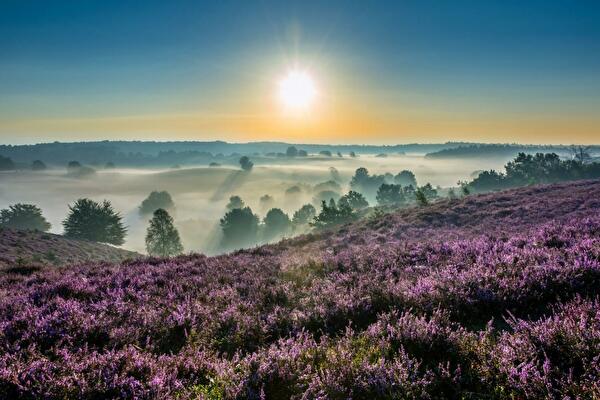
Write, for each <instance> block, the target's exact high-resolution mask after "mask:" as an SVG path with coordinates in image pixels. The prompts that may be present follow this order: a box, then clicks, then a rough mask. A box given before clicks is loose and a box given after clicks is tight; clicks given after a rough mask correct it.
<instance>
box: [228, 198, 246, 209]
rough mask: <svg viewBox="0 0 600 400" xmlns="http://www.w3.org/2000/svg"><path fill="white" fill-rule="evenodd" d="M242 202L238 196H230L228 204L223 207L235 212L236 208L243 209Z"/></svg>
mask: <svg viewBox="0 0 600 400" xmlns="http://www.w3.org/2000/svg"><path fill="white" fill-rule="evenodd" d="M244 207H245V204H244V200H242V198H241V197H240V196H231V197H230V198H229V203H227V205H226V206H225V208H227V209H228V210H235V209H236V208H244Z"/></svg>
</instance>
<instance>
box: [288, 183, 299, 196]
mask: <svg viewBox="0 0 600 400" xmlns="http://www.w3.org/2000/svg"><path fill="white" fill-rule="evenodd" d="M300 192H302V189H300V186H298V185H294V186H290V187H289V188H287V189H286V190H285V194H286V195H295V194H298V193H300Z"/></svg>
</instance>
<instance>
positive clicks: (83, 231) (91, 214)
mask: <svg viewBox="0 0 600 400" xmlns="http://www.w3.org/2000/svg"><path fill="white" fill-rule="evenodd" d="M63 227H64V229H65V236H66V237H69V238H74V239H85V240H90V241H92V242H101V243H110V244H114V245H117V246H118V245H122V244H123V243H124V242H125V234H126V233H127V229H125V227H124V226H123V222H122V218H121V215H120V214H119V213H117V212H115V210H114V209H113V208H112V205H111V204H110V202H109V201H107V200H104V202H103V203H102V204H100V203H97V202H95V201H93V200H90V199H79V200H77V201H76V202H75V203H74V204H73V205H72V206H69V214H68V216H67V218H66V219H65V220H64V221H63Z"/></svg>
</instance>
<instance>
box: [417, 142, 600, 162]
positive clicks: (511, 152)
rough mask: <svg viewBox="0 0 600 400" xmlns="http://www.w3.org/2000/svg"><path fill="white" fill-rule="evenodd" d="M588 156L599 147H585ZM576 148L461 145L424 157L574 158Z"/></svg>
mask: <svg viewBox="0 0 600 400" xmlns="http://www.w3.org/2000/svg"><path fill="white" fill-rule="evenodd" d="M585 149H586V151H587V152H588V153H589V154H590V155H595V156H597V155H598V154H599V153H600V146H585ZM575 150H576V148H574V147H573V146H563V145H558V146H552V145H520V144H466V143H465V144H461V145H460V146H455V147H448V148H445V149H440V150H436V151H433V152H430V153H427V154H426V155H425V158H429V159H453V158H454V159H456V158H459V159H468V158H481V157H488V158H489V157H494V158H503V159H504V158H505V159H510V158H513V157H515V156H516V155H517V154H518V153H526V154H535V153H556V154H558V155H560V156H571V157H572V156H574V155H575V154H574V151H575Z"/></svg>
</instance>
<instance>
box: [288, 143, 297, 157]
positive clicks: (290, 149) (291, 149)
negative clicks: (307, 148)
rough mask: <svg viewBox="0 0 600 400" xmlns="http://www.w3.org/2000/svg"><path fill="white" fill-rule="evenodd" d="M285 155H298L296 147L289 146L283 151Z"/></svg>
mask: <svg viewBox="0 0 600 400" xmlns="http://www.w3.org/2000/svg"><path fill="white" fill-rule="evenodd" d="M285 155H286V156H288V157H297V156H298V149H297V148H295V147H294V146H290V147H288V148H287V150H286V151H285Z"/></svg>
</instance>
